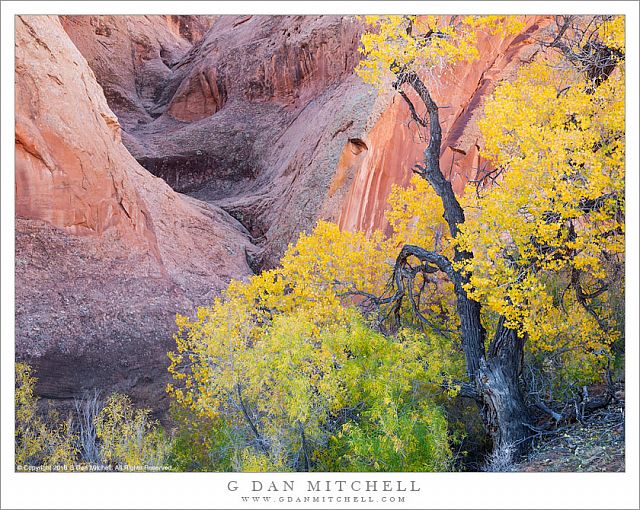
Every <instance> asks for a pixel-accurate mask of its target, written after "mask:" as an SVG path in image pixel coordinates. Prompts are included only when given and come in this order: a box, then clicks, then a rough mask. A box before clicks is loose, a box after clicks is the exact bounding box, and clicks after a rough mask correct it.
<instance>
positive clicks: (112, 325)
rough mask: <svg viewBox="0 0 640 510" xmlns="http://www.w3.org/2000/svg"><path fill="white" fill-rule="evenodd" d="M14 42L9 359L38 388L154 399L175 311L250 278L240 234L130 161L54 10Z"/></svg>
mask: <svg viewBox="0 0 640 510" xmlns="http://www.w3.org/2000/svg"><path fill="white" fill-rule="evenodd" d="M16 43H17V44H16V332H17V335H16V354H17V357H18V359H22V360H26V361H29V362H31V363H33V364H34V365H35V366H36V369H37V371H38V376H39V377H40V383H39V386H38V392H39V393H40V394H41V395H43V396H46V397H50V398H54V399H70V398H72V397H75V396H80V394H81V393H82V391H83V390H85V389H89V388H93V387H98V388H102V389H105V390H107V391H113V390H116V389H117V390H120V391H125V392H127V393H130V394H132V395H133V397H134V398H135V399H136V400H138V401H140V402H142V403H145V404H147V405H151V406H153V407H154V408H155V409H159V408H161V407H166V406H165V405H164V404H163V399H164V392H163V386H164V383H163V380H165V379H166V378H165V372H166V352H167V350H169V348H170V347H171V331H172V328H173V325H172V324H173V319H174V316H175V313H176V312H178V311H180V310H182V311H183V312H190V311H191V310H192V309H193V307H194V305H195V304H200V303H203V302H207V301H208V300H210V298H211V296H212V295H213V294H214V293H215V292H217V291H219V290H220V289H221V288H223V287H224V286H225V285H226V284H227V283H228V281H229V279H231V278H233V277H236V278H240V277H243V276H245V275H247V274H249V273H250V269H249V267H248V265H247V262H246V253H247V252H249V253H250V252H251V250H252V249H253V248H252V245H251V243H250V241H249V237H248V233H247V232H246V230H244V228H243V227H242V226H241V225H240V224H239V223H238V222H237V221H236V220H234V219H233V218H232V217H231V216H229V215H228V214H227V213H225V212H224V211H223V210H221V209H220V208H218V207H215V206H212V205H209V204H206V203H204V202H200V201H197V200H194V199H192V198H189V197H185V196H181V195H178V194H177V193H175V192H174V191H173V190H172V189H171V188H170V187H169V186H168V185H167V184H166V183H165V182H164V181H162V179H159V178H156V177H154V176H152V175H151V174H149V172H147V171H146V170H145V169H144V168H142V167H141V166H140V165H139V164H138V163H137V162H136V161H135V159H134V158H133V157H132V156H131V155H130V154H129V152H128V151H127V150H126V149H125V147H124V146H123V145H122V144H121V143H120V136H121V135H120V126H119V123H118V120H117V119H116V117H115V115H114V114H113V113H112V111H111V110H110V109H109V107H108V106H107V102H106V101H105V98H104V95H103V93H102V89H101V88H100V86H99V85H98V84H97V83H96V80H95V76H94V73H93V72H92V70H91V69H90V68H89V66H88V65H87V62H86V60H85V59H84V58H83V57H82V55H81V54H80V53H79V52H78V51H77V49H76V48H75V46H74V45H73V43H72V42H71V41H70V40H69V38H68V37H67V36H66V34H65V32H64V30H63V28H62V26H61V24H60V22H59V21H58V19H57V18H55V17H44V16H29V17H18V18H17V20H16Z"/></svg>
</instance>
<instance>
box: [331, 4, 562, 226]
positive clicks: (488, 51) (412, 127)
mask: <svg viewBox="0 0 640 510" xmlns="http://www.w3.org/2000/svg"><path fill="white" fill-rule="evenodd" d="M522 19H523V21H524V28H523V30H522V32H520V33H517V34H512V35H508V36H505V35H502V34H496V35H490V34H486V33H479V34H478V49H479V52H480V57H479V58H478V59H477V60H475V61H473V62H462V63H458V64H456V65H454V66H453V67H452V68H450V69H446V70H444V71H441V72H436V73H434V74H433V75H431V76H425V77H423V78H424V81H425V83H426V84H427V85H428V86H429V89H430V91H431V94H432V96H433V99H434V101H435V102H436V104H437V105H438V106H439V108H440V110H439V117H440V123H441V127H442V149H441V156H440V167H441V169H442V171H443V173H444V174H445V177H447V179H448V180H449V181H450V182H451V183H452V185H453V189H454V191H455V192H456V193H458V194H460V193H462V192H463V191H464V188H465V185H466V184H467V182H468V181H469V180H472V179H476V177H477V176H478V171H479V169H484V168H487V167H488V166H490V164H489V162H487V161H486V160H484V159H483V158H482V157H481V155H480V150H481V148H482V146H483V141H482V136H481V134H480V132H479V129H478V125H477V120H478V118H480V117H481V115H482V104H483V101H484V100H485V99H486V98H487V97H488V96H489V95H490V94H491V92H492V91H493V90H494V88H495V86H496V85H497V84H498V83H499V82H500V81H501V80H506V79H511V78H512V77H514V76H515V72H516V70H517V69H518V67H519V66H521V65H522V63H523V62H526V61H528V60H530V59H531V58H532V57H533V56H534V54H535V53H536V52H537V51H538V49H539V45H538V44H537V42H536V39H537V38H540V37H541V34H542V33H543V32H544V31H545V29H546V28H547V27H548V26H549V25H550V23H551V18H550V17H542V16H527V17H523V18H522ZM414 104H415V105H416V108H417V109H418V113H419V114H420V115H421V116H423V115H424V114H425V112H424V109H423V108H421V105H420V102H419V101H418V100H415V101H414ZM363 141H364V143H365V144H366V146H367V147H368V151H367V153H366V155H364V156H363V157H361V159H359V160H358V161H357V163H355V164H353V165H352V167H351V168H350V172H353V173H355V178H354V179H353V184H352V185H351V187H350V189H349V192H348V194H347V196H346V198H345V200H344V202H343V205H342V208H341V210H340V216H339V220H338V223H339V224H340V226H341V227H342V228H346V229H349V230H364V231H367V232H371V231H372V230H374V229H376V228H381V229H383V230H388V228H389V226H388V223H387V222H386V220H385V218H384V211H385V209H386V202H387V198H388V196H389V193H390V192H391V188H392V186H393V185H394V184H397V185H399V186H407V185H408V184H409V181H410V179H411V175H412V172H411V169H412V168H413V167H414V165H415V164H416V163H421V162H422V160H423V156H422V155H423V152H424V150H425V149H426V147H427V144H428V130H424V129H422V128H420V129H419V126H417V125H416V123H415V122H414V121H413V120H412V119H411V115H410V111H409V108H408V107H407V105H406V103H405V102H404V100H403V99H402V98H401V97H400V96H398V95H395V96H394V97H393V98H392V101H391V103H390V104H389V105H388V107H387V108H386V109H385V110H384V113H383V114H382V116H381V117H380V118H379V120H378V121H377V122H376V123H375V124H374V125H373V127H372V128H371V129H370V130H369V131H368V132H367V134H366V136H365V137H364V138H363ZM342 172H343V169H342V167H339V168H338V169H337V173H336V179H340V178H341V174H342Z"/></svg>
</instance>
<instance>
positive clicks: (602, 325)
mask: <svg viewBox="0 0 640 510" xmlns="http://www.w3.org/2000/svg"><path fill="white" fill-rule="evenodd" d="M366 22H367V23H368V24H369V25H370V26H371V30H370V31H367V32H366V33H365V34H364V35H363V36H362V49H361V51H362V53H363V60H362V61H361V63H360V64H359V67H358V69H357V72H358V73H359V74H360V76H361V77H362V78H363V79H364V81H366V82H368V83H372V84H374V85H376V86H377V87H378V88H379V89H381V90H385V89H386V90H393V91H395V92H397V93H398V94H399V95H400V96H401V97H402V98H403V100H404V101H405V102H406V105H407V107H408V109H409V111H410V114H411V117H412V119H413V120H414V121H415V124H416V126H417V127H418V128H419V129H421V130H422V131H423V134H425V136H426V139H427V140H428V146H427V148H426V149H425V151H424V159H423V161H421V162H419V163H418V164H416V166H415V168H414V169H413V172H414V173H415V174H416V176H417V178H418V179H419V180H420V181H422V182H424V183H428V185H429V189H425V187H424V186H422V190H421V193H422V194H420V193H418V195H417V197H416V192H415V189H414V191H413V196H412V199H413V202H412V203H409V204H407V207H406V208H405V210H404V212H403V211H402V209H401V208H400V211H399V212H398V211H396V212H395V213H394V214H395V216H394V215H392V217H391V220H392V223H393V222H395V223H396V225H399V226H404V229H405V230H407V228H408V227H407V225H410V224H411V217H412V216H413V214H412V212H413V213H415V214H417V215H418V216H420V215H422V216H426V217H432V216H433V215H432V214H430V210H433V209H435V210H438V209H439V210H441V211H442V217H443V219H444V222H445V229H444V230H442V229H438V228H435V227H434V228H433V229H431V231H430V232H431V234H436V235H435V236H434V238H433V239H432V240H429V239H427V237H423V238H422V239H423V240H424V244H422V245H420V244H412V243H405V244H404V245H403V246H402V247H401V249H400V252H399V254H398V256H397V258H396V260H395V264H394V270H393V281H394V289H393V292H392V294H391V295H389V296H386V297H383V298H380V299H378V300H377V303H378V304H387V303H391V304H392V305H393V306H394V307H395V309H396V310H399V309H400V307H401V306H402V303H403V301H405V302H407V301H408V302H409V303H410V304H411V308H412V309H413V311H414V312H415V314H416V315H417V316H418V317H419V318H420V320H421V321H423V322H424V323H425V324H428V325H431V326H434V327H435V325H436V324H437V319H436V318H434V317H433V316H430V314H429V311H428V310H426V311H425V310H424V308H423V307H422V306H421V305H420V304H419V302H418V301H419V300H417V299H416V293H417V292H418V291H417V290H416V289H418V287H421V288H424V285H423V284H421V285H418V281H422V282H424V281H426V280H429V279H432V276H433V275H434V274H440V275H442V276H443V277H444V278H445V279H448V281H449V282H450V283H451V284H452V297H453V299H454V301H455V309H456V312H457V313H456V315H457V322H458V327H459V335H460V338H461V345H462V349H463V351H464V355H465V360H466V376H467V380H466V381H461V382H459V384H458V387H459V389H460V393H461V394H462V395H464V396H468V397H470V398H473V399H475V400H476V401H477V402H478V403H479V405H480V408H481V411H482V416H483V420H484V423H485V427H486V429H487V431H488V432H489V433H490V435H491V437H492V439H493V444H494V449H495V450H504V451H508V452H514V453H515V452H518V451H521V450H522V448H523V447H524V445H525V444H526V440H527V438H528V437H530V436H531V434H532V429H533V428H534V427H533V426H532V420H531V416H530V411H529V408H528V406H527V404H526V402H525V399H524V396H523V391H522V388H521V382H522V378H521V371H522V359H523V350H524V348H525V344H528V345H530V346H533V347H535V348H538V349H542V350H547V351H554V350H558V352H560V351H561V350H562V349H567V350H573V351H574V352H581V353H583V355H584V356H591V357H597V356H599V355H603V356H604V355H606V352H607V349H608V348H609V346H610V345H611V343H612V342H613V341H614V340H616V338H618V336H619V333H618V330H617V329H616V328H615V324H614V321H613V318H612V317H613V316H612V313H611V311H610V310H609V309H608V305H609V293H610V287H611V284H612V282H613V281H614V280H615V279H616V278H618V279H619V278H620V273H621V267H622V266H621V260H620V259H621V254H622V253H623V250H624V67H623V62H624V25H623V20H622V18H620V17H590V18H577V17H561V18H558V19H557V20H556V24H557V26H556V30H555V31H554V32H553V33H552V34H551V35H550V37H549V38H548V40H546V41H543V42H542V43H541V46H542V48H541V49H542V51H540V52H539V53H538V55H537V56H536V58H535V59H534V60H533V62H532V63H531V64H529V65H526V66H524V67H523V68H522V69H521V71H520V72H519V74H518V76H517V78H516V79H515V81H513V82H512V83H503V84H501V85H500V86H499V87H498V88H497V89H496V91H495V94H494V96H493V97H492V98H491V99H490V100H489V101H488V103H487V104H486V108H485V112H486V117H485V119H484V120H483V121H482V122H481V123H480V124H481V129H482V132H483V135H484V139H485V145H486V148H485V149H484V151H483V154H484V156H485V157H486V158H488V159H489V160H490V161H491V163H492V166H491V168H490V169H484V170H481V171H479V172H478V176H477V178H476V179H475V181H474V182H472V183H470V186H469V187H468V188H467V190H466V191H465V194H464V196H461V197H460V196H456V195H455V194H454V192H453V189H452V186H451V184H450V182H449V181H447V179H446V178H445V177H444V174H443V172H442V170H441V168H440V154H441V149H442V147H441V145H442V129H441V125H440V119H439V106H438V105H437V104H436V102H435V101H434V99H433V96H432V93H431V89H432V88H433V87H434V86H437V81H438V75H439V73H440V72H441V71H442V70H443V69H444V68H445V67H446V66H448V65H451V64H452V63H454V62H458V61H468V60H473V59H474V58H477V57H478V49H477V46H476V41H477V34H478V32H479V31H480V30H488V31H491V32H499V31H500V32H510V31H517V30H519V29H521V26H522V25H521V23H520V22H519V21H518V20H517V19H515V18H502V17H496V16H488V17H472V16H463V17H459V16H453V17H448V18H443V17H434V16H419V17H417V16H390V17H367V18H366ZM417 185H418V184H416V181H415V180H414V187H415V186H417ZM402 196H403V195H402V192H398V191H397V190H396V192H395V196H394V197H392V199H393V200H395V202H396V205H397V203H398V202H401V201H402ZM420 196H421V197H422V199H423V201H422V203H419V205H416V198H420ZM420 208H421V209H422V211H420V210H419V209H420ZM427 241H428V244H426V243H427ZM558 285H561V286H562V285H564V288H563V290H562V291H561V292H558V289H557V287H558ZM609 397H610V395H609ZM536 404H537V405H538V406H539V407H540V408H541V409H545V410H546V411H547V412H549V413H551V414H553V415H554V417H556V418H558V419H559V417H562V412H561V411H554V410H553V409H551V408H550V406H549V405H547V404H546V403H545V402H542V401H538V402H536Z"/></svg>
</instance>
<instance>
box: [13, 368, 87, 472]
mask: <svg viewBox="0 0 640 510" xmlns="http://www.w3.org/2000/svg"><path fill="white" fill-rule="evenodd" d="M36 381H37V379H36V378H35V377H33V376H32V375H31V367H30V366H29V365H27V364H26V363H16V392H15V410H16V414H15V446H16V465H19V466H22V465H32V466H41V465H44V466H49V467H52V466H59V465H69V464H72V463H73V462H74V461H75V459H76V457H77V454H78V450H77V448H76V446H75V443H76V440H77V438H76V436H75V434H73V432H72V427H71V420H70V419H67V420H64V421H62V422H59V419H58V418H59V417H58V415H57V414H56V413H53V412H51V413H49V415H48V417H47V420H44V419H43V418H42V417H41V416H39V414H38V400H37V398H36V397H35V396H34V394H33V388H34V386H35V383H36ZM56 422H59V423H56ZM52 423H53V424H52Z"/></svg>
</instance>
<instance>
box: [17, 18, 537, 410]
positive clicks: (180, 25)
mask: <svg viewBox="0 0 640 510" xmlns="http://www.w3.org/2000/svg"><path fill="white" fill-rule="evenodd" d="M547 23H548V20H547V19H545V18H537V17H530V18H528V19H527V20H526V28H525V29H524V31H523V32H522V33H521V34H518V35H515V36H509V37H504V36H481V39H480V50H481V51H480V53H481V58H480V59H479V60H478V61H476V62H474V63H472V64H460V65H458V66H456V67H455V68H453V69H451V70H449V71H447V72H446V73H443V74H442V75H440V76H434V77H432V81H430V82H429V84H430V86H432V88H433V91H434V96H435V99H436V101H437V102H438V104H439V105H440V106H441V107H442V109H441V119H442V124H443V152H442V157H441V163H442V168H443V169H444V170H445V172H446V173H447V176H448V178H449V179H450V180H451V181H452V182H453V185H454V188H455V190H456V191H457V192H461V191H462V189H463V188H464V184H465V183H466V182H467V180H469V179H472V178H474V177H475V175H476V173H477V169H478V167H479V166H481V165H483V164H484V162H483V161H482V160H481V158H480V157H479V149H480V148H481V147H482V140H481V138H480V135H479V133H478V129H477V125H476V120H477V117H478V115H480V113H481V108H480V107H481V105H482V101H483V100H484V98H486V97H487V95H488V94H490V93H491V91H492V90H493V88H494V87H495V85H496V84H497V83H498V82H499V81H500V80H502V79H505V78H509V77H510V76H512V75H513V73H514V70H515V69H516V68H517V66H518V65H519V64H520V62H521V61H523V60H526V59H527V58H530V57H531V55H532V54H533V52H534V51H535V45H534V44H533V40H534V38H535V36H536V34H538V33H539V32H540V31H541V30H543V29H544V26H545V25H546V24H547ZM362 30H363V26H362V24H361V23H360V22H359V21H358V20H356V19H355V18H353V17H348V16H221V17H204V16H196V17H194V16H178V17H176V16H64V17H61V18H60V19H58V18H56V17H43V16H29V17H18V18H17V21H16V43H17V44H16V219H17V225H16V332H17V333H16V335H17V338H16V350H17V357H18V359H21V360H26V361H29V362H31V363H33V364H34V365H35V366H36V369H37V371H38V375H39V377H40V382H39V385H38V387H37V391H38V393H39V394H40V395H41V396H45V397H48V398H50V399H53V400H56V401H66V402H70V401H71V399H73V398H75V397H78V396H81V394H82V392H83V391H85V390H89V389H91V388H94V387H95V388H100V389H102V390H103V391H105V392H110V391H114V390H119V391H124V392H126V393H129V394H130V395H132V397H133V398H134V400H135V401H136V402H137V403H140V404H143V405H148V406H151V407H152V408H153V409H154V410H155V411H156V413H157V414H158V415H160V416H162V415H163V413H164V412H165V411H166V409H167V400H166V397H165V396H164V395H165V394H164V384H165V382H166V381H167V374H166V351H168V350H170V349H171V346H172V339H171V334H172V332H173V331H174V330H175V327H174V317H175V313H176V312H179V313H187V314H188V313H192V311H193V310H194V308H195V306H197V305H202V304H207V303H209V302H211V299H212V297H213V296H214V295H216V294H217V293H219V291H220V290H221V289H223V288H224V287H225V286H226V285H227V284H228V282H229V281H230V280H231V279H232V278H245V277H247V276H248V275H250V274H252V273H253V272H257V271H260V270H261V269H263V268H268V267H273V266H275V265H277V263H278V260H279V259H280V256H281V255H282V253H283V251H284V250H285V249H286V247H287V245H288V244H289V243H291V242H294V241H295V239H296V238H297V236H298V235H299V233H300V232H301V231H303V230H309V229H311V228H312V227H313V225H314V224H315V223H316V221H317V220H318V219H319V218H324V219H330V220H333V221H338V222H339V223H340V225H341V226H342V227H343V228H347V229H351V230H355V229H362V230H366V231H371V230H372V229H374V228H387V226H386V223H385V220H384V210H385V205H386V198H387V196H388V194H389V191H390V189H391V186H392V185H393V184H394V183H398V184H406V183H408V181H409V178H410V176H411V168H412V167H413V165H414V164H415V163H417V162H419V161H420V160H421V156H422V151H423V150H424V147H425V144H424V142H423V141H422V140H421V139H420V137H419V135H418V133H417V132H416V130H415V124H411V123H410V122H409V121H410V118H409V111H408V109H407V107H406V105H405V104H404V103H403V102H402V100H401V98H400V97H399V96H395V97H393V96H388V95H387V96H378V95H377V94H376V92H375V91H374V90H372V89H371V87H369V86H367V85H364V84H363V83H362V82H361V80H360V79H359V78H357V77H356V76H355V74H354V73H353V69H354V67H355V65H356V64H357V62H358V60H359V57H360V54H359V53H358V51H357V48H358V45H359V39H360V35H361V33H362Z"/></svg>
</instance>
